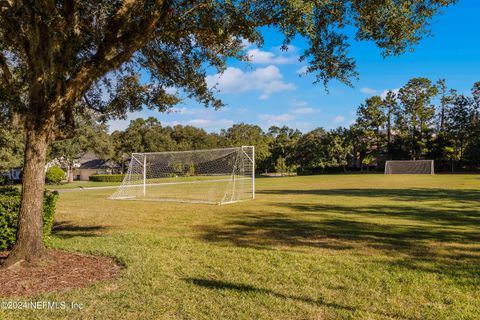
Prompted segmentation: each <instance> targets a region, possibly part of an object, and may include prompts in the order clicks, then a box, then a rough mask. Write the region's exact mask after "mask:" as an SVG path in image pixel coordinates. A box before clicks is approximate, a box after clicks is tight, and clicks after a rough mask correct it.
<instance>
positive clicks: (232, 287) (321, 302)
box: [183, 278, 409, 319]
mask: <svg viewBox="0 0 480 320" xmlns="http://www.w3.org/2000/svg"><path fill="white" fill-rule="evenodd" d="M183 280H184V281H186V282H188V283H191V284H194V285H196V286H199V287H203V288H206V289H210V290H228V291H233V292H239V293H247V294H248V293H251V294H262V295H270V296H273V297H276V298H279V299H283V300H295V301H299V302H303V303H308V304H311V305H314V306H318V307H324V308H325V307H326V308H332V309H337V310H344V311H349V312H356V311H364V312H367V311H368V312H369V313H375V314H377V315H380V316H382V317H383V318H396V319H399V318H400V319H409V318H407V317H402V316H400V315H399V314H397V313H390V312H388V311H386V310H383V311H382V310H371V309H369V310H366V309H364V308H361V307H355V306H349V305H344V304H340V303H337V302H328V301H326V299H325V298H324V297H322V296H319V297H317V299H312V298H308V297H301V296H295V295H291V294H283V293H280V292H276V291H273V290H270V289H265V288H257V287H255V286H252V285H249V284H243V283H233V282H227V281H220V280H211V279H202V278H185V279H183Z"/></svg>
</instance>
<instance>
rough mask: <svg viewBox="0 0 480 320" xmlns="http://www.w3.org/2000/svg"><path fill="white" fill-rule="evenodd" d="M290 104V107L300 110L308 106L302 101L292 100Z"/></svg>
mask: <svg viewBox="0 0 480 320" xmlns="http://www.w3.org/2000/svg"><path fill="white" fill-rule="evenodd" d="M290 104H291V105H292V107H295V108H300V107H306V106H307V105H308V102H307V101H303V100H297V99H292V101H291V102H290Z"/></svg>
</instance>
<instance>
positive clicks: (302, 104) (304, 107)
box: [290, 99, 320, 114]
mask: <svg viewBox="0 0 480 320" xmlns="http://www.w3.org/2000/svg"><path fill="white" fill-rule="evenodd" d="M290 104H291V106H292V107H293V109H292V110H291V112H292V113H296V114H312V113H317V112H320V110H319V109H315V108H311V107H309V106H308V102H306V101H303V100H298V99H292V101H291V102H290Z"/></svg>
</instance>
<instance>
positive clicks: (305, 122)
mask: <svg viewBox="0 0 480 320" xmlns="http://www.w3.org/2000/svg"><path fill="white" fill-rule="evenodd" d="M443 11H444V12H443V15H439V16H436V17H435V18H434V20H433V22H432V36H431V37H428V38H425V39H423V40H422V41H421V42H420V44H419V45H418V46H416V47H415V51H414V52H407V53H405V54H403V55H401V56H398V57H388V58H385V59H384V58H382V57H381V55H380V51H379V50H378V48H376V47H375V45H374V44H373V43H369V42H355V41H352V43H351V48H350V53H351V56H353V57H354V58H355V59H356V62H357V71H358V72H359V74H360V79H359V80H358V81H354V83H353V84H354V87H353V88H350V87H348V86H346V85H344V84H341V83H338V82H330V84H329V92H328V93H327V92H326V91H325V90H324V87H323V85H322V84H319V85H313V84H312V82H313V80H314V76H313V75H307V76H302V77H300V76H299V72H300V71H301V69H302V67H304V66H305V64H304V63H300V62H298V60H297V58H298V55H299V54H300V53H301V52H302V49H303V48H304V44H303V43H302V42H298V41H297V42H294V43H293V46H292V48H291V50H289V51H288V52H283V51H280V50H279V46H280V45H281V43H282V36H281V34H279V33H277V32H275V31H273V30H265V31H264V37H265V44H264V46H263V47H262V48H256V47H253V46H250V47H248V48H247V49H246V50H247V51H249V54H250V56H251V60H252V61H251V62H249V63H245V62H238V61H231V62H229V64H228V69H227V70H226V72H225V74H223V75H222V76H220V75H217V74H215V72H214V71H213V70H212V72H210V73H209V75H208V77H207V81H208V83H211V84H214V83H218V88H219V89H220V90H221V92H220V93H219V94H218V96H219V97H220V98H222V100H223V101H224V103H226V104H227V106H226V107H224V108H222V109H220V110H217V111H215V110H211V109H205V108H204V107H202V106H201V105H199V104H198V103H196V102H195V101H191V100H187V101H184V102H183V103H182V104H180V105H178V106H177V107H176V108H175V109H176V112H173V113H168V114H163V113H159V112H155V111H150V110H145V111H142V112H137V113H133V114H130V115H129V117H128V119H127V120H118V121H112V122H110V130H111V131H113V130H117V129H120V130H123V129H125V128H126V127H127V126H128V123H129V122H130V120H132V119H136V118H141V117H142V118H146V117H149V116H154V117H156V118H158V119H159V120H160V121H161V123H162V124H163V125H175V124H183V125H187V124H190V125H194V126H196V127H201V128H204V129H205V130H207V131H209V132H211V131H215V132H217V131H220V129H222V128H227V127H229V126H231V125H232V124H233V123H240V122H246V123H251V124H258V125H260V126H261V127H262V128H263V129H264V130H267V129H268V127H269V126H271V125H288V126H290V127H294V128H298V129H300V130H301V131H303V132H306V131H309V130H311V129H314V128H316V127H325V128H328V129H329V128H335V127H338V126H348V125H349V124H350V123H351V122H352V121H353V119H354V118H355V111H356V108H357V107H358V105H359V104H360V103H362V102H363V101H364V99H365V98H367V97H369V96H371V95H373V94H381V93H382V92H384V91H385V90H388V89H396V88H399V87H401V86H402V85H404V84H405V83H406V82H407V81H408V80H409V79H410V78H413V77H427V78H430V79H431V80H433V81H435V80H437V79H440V78H445V79H446V80H447V85H448V86H449V87H451V88H455V89H457V90H459V91H461V92H465V93H468V92H469V90H470V88H471V87H472V84H473V83H474V82H476V81H480V27H479V26H480V23H479V20H480V18H479V16H478V14H479V13H480V1H478V0H460V1H459V2H458V3H457V4H456V5H454V6H451V7H448V8H447V9H444V10H443Z"/></svg>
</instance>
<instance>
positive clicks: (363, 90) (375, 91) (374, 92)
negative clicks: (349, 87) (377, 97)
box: [360, 87, 377, 95]
mask: <svg viewBox="0 0 480 320" xmlns="http://www.w3.org/2000/svg"><path fill="white" fill-rule="evenodd" d="M360 92H362V93H365V94H370V95H373V94H377V90H375V89H372V88H368V87H363V88H360Z"/></svg>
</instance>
